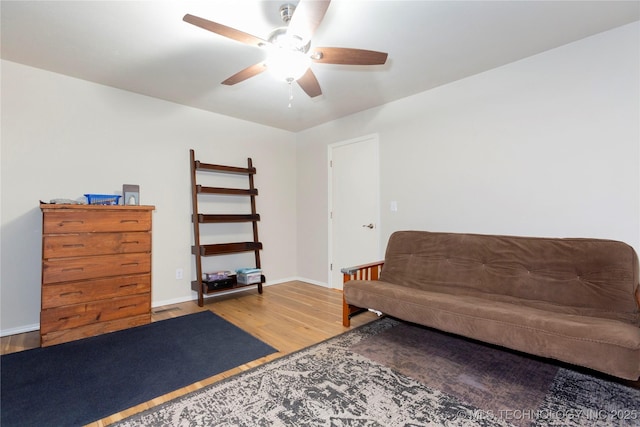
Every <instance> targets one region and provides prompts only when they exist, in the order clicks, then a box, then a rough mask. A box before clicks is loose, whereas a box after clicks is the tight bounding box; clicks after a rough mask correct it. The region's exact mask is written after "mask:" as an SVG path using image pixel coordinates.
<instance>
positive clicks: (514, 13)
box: [0, 0, 640, 131]
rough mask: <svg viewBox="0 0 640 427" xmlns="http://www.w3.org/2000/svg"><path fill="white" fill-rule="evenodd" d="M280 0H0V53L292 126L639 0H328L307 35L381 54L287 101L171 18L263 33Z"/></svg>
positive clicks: (323, 75) (384, 98) (592, 28)
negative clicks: (243, 75)
mask: <svg viewBox="0 0 640 427" xmlns="http://www.w3.org/2000/svg"><path fill="white" fill-rule="evenodd" d="M305 1H307V0H305ZM285 2H287V1H286V0H281V1H257V0H209V1H189V0H182V1H25V0H18V1H7V0H2V2H1V7H2V9H1V12H0V13H1V31H2V58H3V59H6V60H9V61H14V62H18V63H21V64H26V65H30V66H33V67H37V68H42V69H45V70H49V71H53V72H56V73H61V74H66V75H69V76H73V77H77V78H80V79H84V80H89V81H92V82H96V83H100V84H104V85H108V86H112V87H116V88H120V89H124V90H128V91H131V92H136V93H139V94H143V95H148V96H151V97H155V98H160V99H164V100H168V101H172V102H176V103H179V104H183V105H188V106H192V107H195V108H199V109H203V110H207V111H212V112H215V113H220V114H224V115H228V116H232V117H237V118H240V119H244V120H249V121H252V122H257V123H261V124H265V125H269V126H273V127H277V128H282V129H287V130H290V131H299V130H302V129H306V128H309V127H312V126H315V125H318V124H321V123H324V122H327V121H330V120H334V119H336V118H339V117H343V116H346V115H349V114H352V113H355V112H358V111H362V110H365V109H368V108H372V107H375V106H378V105H382V104H384V103H387V102H390V101H394V100H396V99H399V98H403V97H406V96H410V95H412V94H415V93H418V92H422V91H425V90H428V89H431V88H433V87H436V86H439V85H443V84H446V83H448V82H451V81H455V80H458V79H461V78H463V77H466V76H470V75H473V74H477V73H480V72H483V71H485V70H489V69H492V68H495V67H499V66H501V65H504V64H507V63H510V62H513V61H517V60H519V59H522V58H525V57H528V56H531V55H535V54H537V53H540V52H543V51H545V50H548V49H552V48H555V47H558V46H561V45H564V44H566V43H570V42H572V41H575V40H578V39H581V38H584V37H588V36H590V35H592V34H596V33H599V32H602V31H606V30H609V29H611V28H615V27H618V26H621V25H624V24H628V23H630V22H633V21H637V20H639V19H640V1H479V0H478V1H397V0H387V1H382V0H366V1H359V0H333V1H332V2H331V5H330V6H329V9H328V11H327V14H326V16H325V18H324V21H323V22H322V24H321V25H320V27H319V28H318V30H317V32H316V34H315V36H314V38H313V40H312V47H313V46H332V47H353V48H360V49H370V50H379V51H384V52H388V53H389V59H388V61H387V63H386V64H385V65H378V66H366V67H361V66H344V65H328V64H313V65H312V69H313V71H314V73H315V74H316V76H317V78H318V81H319V83H320V86H321V88H322V91H323V94H322V95H321V96H319V97H316V98H313V99H311V98H309V97H308V96H307V95H306V94H305V93H304V92H303V91H302V90H301V89H300V88H299V87H298V86H297V85H294V87H293V96H294V99H293V104H292V106H291V108H288V104H289V99H288V98H289V90H288V86H287V84H286V83H285V82H280V81H277V80H275V78H274V77H273V76H271V75H270V74H269V73H262V74H260V75H258V76H256V77H253V78H251V79H248V80H246V81H244V82H242V83H239V84H237V85H235V86H223V85H221V84H220V82H221V81H223V80H225V79H226V78H227V77H229V76H231V75H233V74H235V73H236V72H238V71H240V70H241V69H243V68H245V67H247V66H249V65H252V64H255V63H257V62H259V61H261V60H262V59H264V56H265V53H264V51H262V50H261V49H260V48H257V47H252V46H248V45H244V44H241V43H238V42H236V41H233V40H230V39H227V38H224V37H222V36H219V35H217V34H214V33H211V32H208V31H205V30H203V29H201V28H198V27H195V26H193V25H190V24H187V23H185V22H183V21H182V17H183V16H184V15H185V14H186V13H190V14H192V15H196V16H200V17H202V18H206V19H209V20H211V21H215V22H219V23H221V24H224V25H227V26H230V27H234V28H237V29H239V30H242V31H244V32H247V33H250V34H252V35H255V36H258V37H260V38H266V37H267V35H268V33H269V32H270V31H271V30H272V29H274V28H275V27H278V26H281V25H282V21H281V20H280V16H279V12H278V9H279V6H280V5H281V4H283V3H285ZM296 2H297V1H294V2H293V3H296ZM289 3H292V1H289Z"/></svg>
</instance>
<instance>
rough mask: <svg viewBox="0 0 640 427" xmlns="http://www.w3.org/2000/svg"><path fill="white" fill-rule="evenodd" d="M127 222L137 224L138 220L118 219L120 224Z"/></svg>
mask: <svg viewBox="0 0 640 427" xmlns="http://www.w3.org/2000/svg"><path fill="white" fill-rule="evenodd" d="M127 222H132V223H134V224H137V223H138V222H139V221H138V220H137V219H121V220H120V224H124V223H127Z"/></svg>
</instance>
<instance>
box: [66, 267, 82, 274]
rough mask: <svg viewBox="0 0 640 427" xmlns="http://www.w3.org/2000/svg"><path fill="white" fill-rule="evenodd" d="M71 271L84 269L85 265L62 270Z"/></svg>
mask: <svg viewBox="0 0 640 427" xmlns="http://www.w3.org/2000/svg"><path fill="white" fill-rule="evenodd" d="M69 271H84V267H74V268H63V269H62V272H63V273H67V272H69Z"/></svg>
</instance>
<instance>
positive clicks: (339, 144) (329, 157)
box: [327, 133, 382, 289]
mask: <svg viewBox="0 0 640 427" xmlns="http://www.w3.org/2000/svg"><path fill="white" fill-rule="evenodd" d="M365 141H366V142H370V141H373V143H374V145H375V149H376V153H375V155H376V164H375V166H376V178H375V179H376V183H375V187H376V189H377V192H376V193H377V196H378V211H377V212H376V213H375V214H374V218H375V221H376V228H375V233H376V242H377V246H378V248H377V252H378V254H377V256H378V257H380V252H381V249H380V248H381V246H380V245H381V240H380V239H381V227H380V218H381V203H382V201H381V194H380V193H381V192H380V138H379V136H378V134H377V133H373V134H369V135H364V136H360V137H357V138H352V139H348V140H345V141H340V142H335V143H333V144H329V145H328V146H327V177H328V183H327V184H328V187H327V188H328V191H327V193H328V194H327V197H328V200H327V206H328V212H327V223H328V227H327V229H328V234H329V236H328V239H327V241H328V248H327V250H328V253H327V255H328V256H327V260H328V261H329V262H328V265H327V277H328V279H329V280H328V281H327V283H328V287H329V288H332V289H338V288H342V286H339V287H338V286H335V285H336V284H334V283H333V269H332V267H333V268H340V267H339V266H332V263H333V241H334V238H333V221H332V218H331V213H332V212H333V191H334V189H333V168H332V166H331V162H332V160H333V150H334V149H336V148H339V147H342V146H345V145H350V144H358V143H362V142H365ZM371 261H372V262H373V261H377V260H371ZM340 285H342V284H340Z"/></svg>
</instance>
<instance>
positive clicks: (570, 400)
mask: <svg viewBox="0 0 640 427" xmlns="http://www.w3.org/2000/svg"><path fill="white" fill-rule="evenodd" d="M117 425H121V426H208V425H216V426H299V425H304V426H441V425H443V426H524V425H532V426H614V425H615V426H637V425H640V390H638V389H636V388H632V387H628V386H625V385H623V384H620V383H617V382H615V381H608V380H605V379H601V378H596V377H593V376H590V375H587V374H584V373H579V372H575V371H572V370H569V369H566V368H561V367H557V366H554V365H550V364H547V363H546V362H543V361H539V360H535V359H529V358H528V357H526V356H522V355H519V354H515V353H512V352H508V351H502V350H500V349H496V348H493V347H491V346H484V345H482V344H478V343H475V342H472V341H469V340H464V339H460V338H458V337H455V336H450V335H447V334H441V333H439V332H435V331H432V330H430V329H427V328H421V327H417V326H415V325H410V324H405V323H403V322H399V321H397V320H394V319H390V318H383V319H380V320H378V321H375V322H372V323H371V324H368V325H365V326H363V327H361V328H358V329H356V330H353V331H350V332H348V333H345V334H342V335H340V336H338V337H335V338H332V339H330V340H328V341H325V342H323V343H320V344H318V345H315V346H312V347H309V348H306V349H304V350H301V351H299V352H297V353H294V354H291V355H289V356H286V357H283V358H281V359H278V360H275V361H273V362H270V363H267V364H265V365H262V366H260V367H257V368H255V369H253V370H250V371H247V372H245V373H242V374H239V375H237V376H234V377H231V378H229V379H227V380H224V381H222V382H219V383H216V384H213V385H211V386H209V387H206V388H204V389H201V390H198V391H196V392H193V393H191V394H188V395H186V396H183V397H181V398H178V399H176V400H173V401H171V402H167V403H166V404H164V405H161V406H159V407H157V408H154V409H151V410H149V411H147V412H144V413H141V414H138V415H135V416H133V417H131V418H129V419H126V420H123V421H122V422H120V423H119V424H117Z"/></svg>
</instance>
